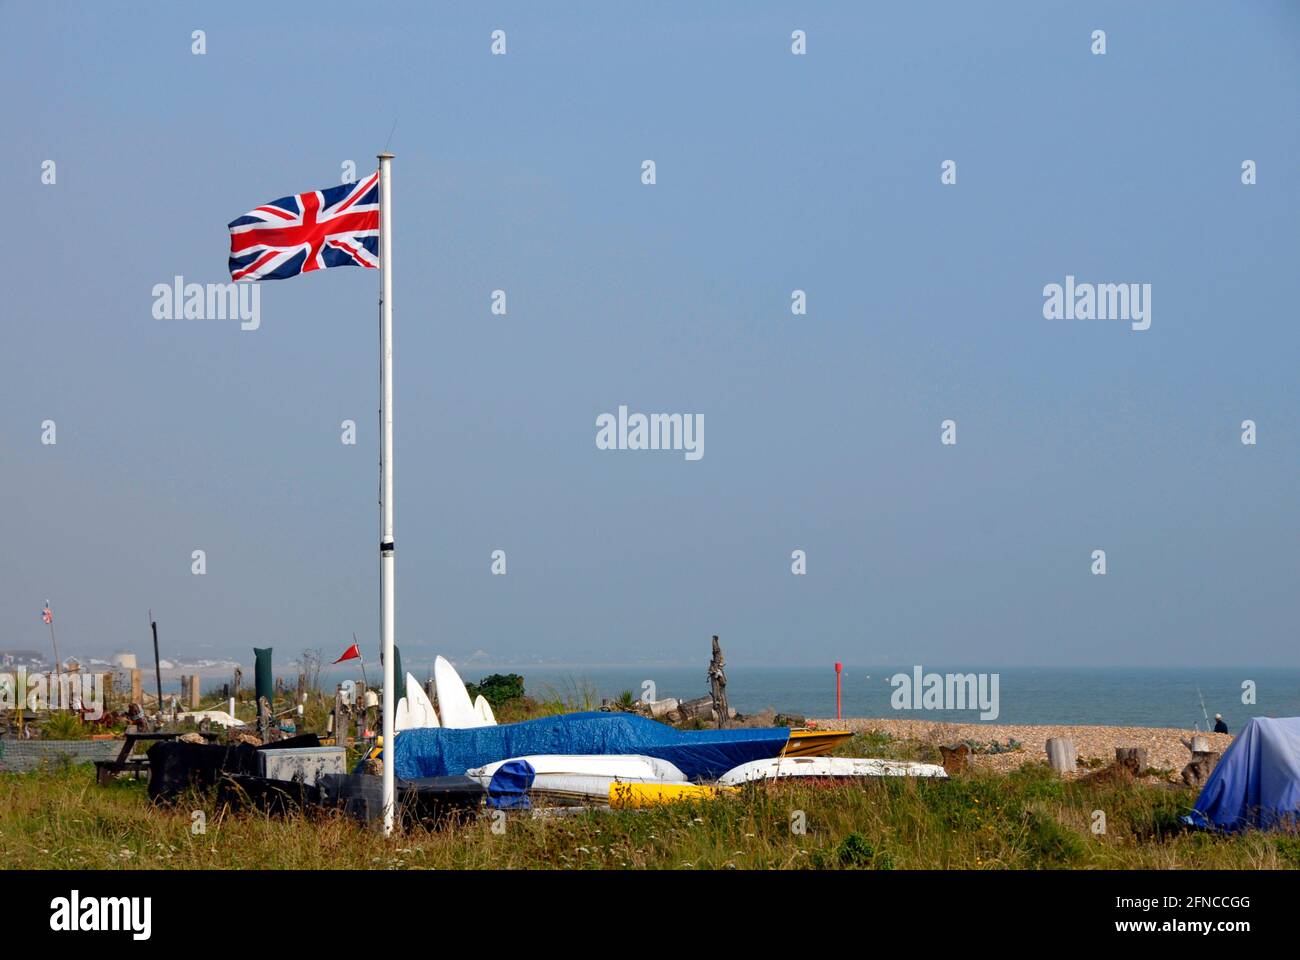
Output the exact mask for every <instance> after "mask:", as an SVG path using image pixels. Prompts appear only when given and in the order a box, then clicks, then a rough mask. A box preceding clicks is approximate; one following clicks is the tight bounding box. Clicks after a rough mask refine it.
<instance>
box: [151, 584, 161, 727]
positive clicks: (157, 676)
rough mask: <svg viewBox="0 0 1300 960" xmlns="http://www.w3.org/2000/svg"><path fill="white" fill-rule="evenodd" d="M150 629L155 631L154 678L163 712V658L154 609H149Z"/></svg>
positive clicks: (159, 704)
mask: <svg viewBox="0 0 1300 960" xmlns="http://www.w3.org/2000/svg"><path fill="white" fill-rule="evenodd" d="M149 629H150V630H152V631H153V672H154V679H156V680H157V681H158V712H159V713H160V714H161V713H162V709H163V697H162V660H161V658H160V657H159V656H158V621H157V620H155V619H154V618H153V611H152V610H150V611H149Z"/></svg>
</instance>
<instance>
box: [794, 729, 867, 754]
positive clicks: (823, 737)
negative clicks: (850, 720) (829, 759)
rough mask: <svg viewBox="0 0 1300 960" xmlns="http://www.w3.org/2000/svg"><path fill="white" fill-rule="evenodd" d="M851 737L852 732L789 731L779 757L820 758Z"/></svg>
mask: <svg viewBox="0 0 1300 960" xmlns="http://www.w3.org/2000/svg"><path fill="white" fill-rule="evenodd" d="M852 736H853V731H852V730H791V731H790V739H789V740H788V741H787V742H786V745H785V749H784V750H782V751H781V756H783V757H820V756H823V755H825V754H828V753H830V752H831V751H832V750H834V749H835V748H836V747H838V746H839V745H840V744H841V743H843V742H844V741H846V740H848V739H849V738H850V737H852Z"/></svg>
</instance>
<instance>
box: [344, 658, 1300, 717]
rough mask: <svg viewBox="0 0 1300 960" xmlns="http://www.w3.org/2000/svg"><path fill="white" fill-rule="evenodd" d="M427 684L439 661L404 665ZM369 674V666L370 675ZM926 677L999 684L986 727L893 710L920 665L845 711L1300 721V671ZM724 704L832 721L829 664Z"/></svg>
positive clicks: (848, 682)
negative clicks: (993, 711)
mask: <svg viewBox="0 0 1300 960" xmlns="http://www.w3.org/2000/svg"><path fill="white" fill-rule="evenodd" d="M403 667H404V669H405V670H407V671H408V672H410V673H412V674H414V675H415V676H416V677H417V678H418V679H420V680H421V681H423V680H425V679H426V678H427V677H428V676H430V675H431V670H432V664H425V663H422V662H420V663H404V664H403ZM457 669H458V670H459V672H460V674H461V677H462V678H463V679H464V680H465V681H467V682H477V681H479V680H481V679H483V678H484V677H485V676H488V675H490V674H493V673H517V674H519V675H521V676H522V677H523V678H524V688H525V691H526V692H527V694H528V695H529V696H532V697H536V698H538V699H560V700H564V701H565V702H567V703H571V704H573V705H575V706H581V705H582V704H584V703H588V704H591V705H592V706H598V705H599V704H600V701H601V698H609V699H611V700H612V699H616V698H618V696H619V695H620V694H621V693H622V692H623V691H631V693H632V695H633V696H634V697H640V696H642V695H643V693H645V694H648V695H649V696H650V697H652V698H653V699H662V698H664V697H676V698H678V699H682V700H688V699H693V698H695V697H702V696H707V695H708V692H709V684H708V678H707V675H706V669H705V665H704V664H701V665H700V666H698V667H684V666H646V665H635V664H634V665H628V666H604V665H592V666H583V665H575V666H553V665H549V664H547V665H539V664H513V665H512V664H503V665H491V666H478V665H460V664H458V665H457ZM372 672H373V671H372ZM924 673H925V674H930V673H938V674H941V675H942V674H947V673H952V674H962V675H965V674H970V673H974V674H977V675H978V674H981V673H983V674H988V675H989V676H988V679H987V681H986V685H985V690H987V691H989V692H992V690H993V686H992V683H991V681H992V679H993V675H996V677H997V688H996V689H997V704H996V705H997V717H996V719H988V720H981V716H980V713H981V711H980V710H978V709H974V710H970V709H968V710H935V709H920V707H921V702H920V696H919V693H918V696H917V697H916V703H915V706H916V707H917V708H918V709H897V708H895V706H894V704H893V703H892V702H891V701H892V700H893V695H894V694H895V692H896V691H897V690H899V689H900V687H901V685H900V686H896V685H894V684H891V682H890V681H891V678H894V677H895V676H897V675H900V674H901V675H905V676H907V677H908V678H909V679H910V678H912V677H913V676H914V667H913V666H912V665H905V666H904V665H900V666H897V667H882V666H870V667H855V666H851V665H849V664H845V665H844V669H843V672H842V673H841V675H840V684H841V694H840V699H841V703H840V711H841V713H840V715H841V716H844V717H890V718H896V719H917V720H933V721H936V722H940V721H942V722H953V723H972V722H985V723H989V724H994V723H998V724H1102V725H1106V726H1135V727H1177V728H1183V729H1187V730H1189V731H1190V730H1192V729H1193V728H1194V727H1199V728H1200V729H1202V730H1203V729H1205V726H1206V717H1207V716H1208V718H1209V721H1210V723H1211V724H1212V723H1213V721H1214V715H1215V714H1216V713H1221V714H1223V718H1224V720H1225V722H1226V723H1227V724H1228V727H1229V729H1230V730H1232V731H1234V732H1235V731H1237V730H1239V729H1240V728H1241V725H1242V724H1243V723H1244V722H1245V721H1246V720H1247V719H1249V718H1250V717H1257V716H1267V717H1293V716H1300V667H1287V668H1279V667H1259V668H1217V667H1204V668H1200V667H1186V668H1183V667H1004V668H1001V669H998V670H990V669H989V668H988V667H983V668H979V669H977V668H973V667H967V668H963V667H958V666H931V665H928V664H927V665H926V666H925V668H924ZM726 674H727V688H726V689H727V700H728V703H729V704H730V705H731V706H732V707H733V708H734V709H736V710H738V711H739V712H741V713H745V714H754V713H761V712H763V711H766V710H772V711H775V712H778V713H785V714H793V715H796V716H803V717H820V718H831V717H834V716H835V715H836V712H835V671H834V669H833V667H829V666H828V667H758V666H735V667H730V666H729V667H727V670H726ZM359 676H360V675H359V673H356V672H355V671H343V670H341V669H340V668H339V667H335V668H332V669H331V671H330V672H329V674H328V675H327V676H326V677H323V678H322V679H323V681H325V682H326V684H327V685H331V686H332V685H333V683H334V682H337V681H339V680H343V679H349V678H350V679H359ZM906 705H907V706H908V707H910V706H912V704H911V703H910V702H909V703H907V704H906Z"/></svg>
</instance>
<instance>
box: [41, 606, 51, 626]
mask: <svg viewBox="0 0 1300 960" xmlns="http://www.w3.org/2000/svg"><path fill="white" fill-rule="evenodd" d="M41 619H42V620H44V621H45V622H46V623H53V622H54V614H53V613H51V612H50V601H48V600H46V601H45V609H44V610H42V611H41Z"/></svg>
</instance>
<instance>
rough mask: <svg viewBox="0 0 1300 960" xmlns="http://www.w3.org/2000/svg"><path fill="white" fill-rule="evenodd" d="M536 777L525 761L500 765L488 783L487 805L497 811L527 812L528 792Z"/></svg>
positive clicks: (514, 761) (513, 761)
mask: <svg viewBox="0 0 1300 960" xmlns="http://www.w3.org/2000/svg"><path fill="white" fill-rule="evenodd" d="M536 777H537V771H536V770H534V769H533V765H532V764H531V763H529V762H528V761H527V760H511V761H510V762H509V763H503V764H501V766H499V767H498V768H497V772H496V773H494V774H492V779H491V781H490V782H489V783H488V788H487V790H488V798H487V805H488V806H489V807H496V808H497V809H498V810H527V809H528V808H529V804H528V791H529V790H530V789H532V786H533V780H534V779H536Z"/></svg>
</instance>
